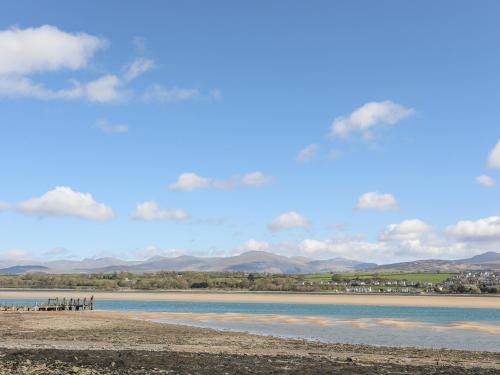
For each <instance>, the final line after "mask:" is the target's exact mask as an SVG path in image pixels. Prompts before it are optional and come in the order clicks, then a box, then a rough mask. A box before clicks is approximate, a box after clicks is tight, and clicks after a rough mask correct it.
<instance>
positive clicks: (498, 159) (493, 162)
mask: <svg viewBox="0 0 500 375" xmlns="http://www.w3.org/2000/svg"><path fill="white" fill-rule="evenodd" d="M488 166H489V167H491V168H500V141H498V142H497V144H496V145H495V147H494V148H493V150H491V152H490V156H489V158H488Z"/></svg>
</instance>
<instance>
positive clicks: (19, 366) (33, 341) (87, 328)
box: [0, 311, 500, 375]
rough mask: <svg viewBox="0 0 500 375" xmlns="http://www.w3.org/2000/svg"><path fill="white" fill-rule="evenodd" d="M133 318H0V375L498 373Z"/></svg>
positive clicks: (430, 354)
mask: <svg viewBox="0 0 500 375" xmlns="http://www.w3.org/2000/svg"><path fill="white" fill-rule="evenodd" d="M132 318H133V316H132V315H131V314H126V313H125V314H124V313H115V312H101V311H86V312H55V313H39V312H38V313H37V312H31V313H29V312H2V313H0V374H36V375H38V374H40V375H41V374H50V375H53V374H54V375H55V374H58V375H59V374H67V373H75V374H160V373H162V374H165V373H173V374H224V373H226V374H278V373H280V374H281V373H287V374H319V373H321V374H333V373H337V374H401V373H411V374H426V375H428V374H497V373H498V372H499V371H500V354H499V353H490V352H474V351H458V350H444V349H434V350H433V349H415V348H391V347H375V346H369V345H348V344H324V343H319V342H309V341H304V340H293V339H280V338H275V337H269V336H256V335H251V334H246V333H239V332H222V331H216V330H211V329H204V328H196V327H187V326H180V325H173V324H164V323H162V324H160V323H154V322H150V321H144V320H137V319H132Z"/></svg>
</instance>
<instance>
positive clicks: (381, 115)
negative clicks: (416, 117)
mask: <svg viewBox="0 0 500 375" xmlns="http://www.w3.org/2000/svg"><path fill="white" fill-rule="evenodd" d="M414 113H415V110H414V109H412V108H406V107H403V106H402V105H400V104H397V103H394V102H392V101H390V100H386V101H383V102H370V103H367V104H365V105H363V106H361V107H360V108H358V109H356V110H355V111H354V112H352V113H351V114H350V115H348V116H347V117H344V116H340V117H337V118H336V119H335V120H334V121H333V123H332V126H331V134H332V136H336V137H346V136H348V135H350V134H351V133H357V132H359V133H361V134H362V136H363V137H364V138H365V139H369V138H371V137H372V132H373V130H374V129H375V128H377V127H381V126H385V125H394V124H397V123H398V122H399V121H401V120H403V119H405V118H407V117H409V116H412V115H413V114H414Z"/></svg>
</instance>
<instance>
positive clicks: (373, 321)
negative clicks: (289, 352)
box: [0, 299, 500, 352]
mask: <svg viewBox="0 0 500 375" xmlns="http://www.w3.org/2000/svg"><path fill="white" fill-rule="evenodd" d="M35 301H38V302H40V303H42V302H44V301H43V300H36V299H8V300H3V301H0V303H8V304H33V303H34V302H35ZM96 308H97V309H99V310H111V311H120V312H127V313H128V314H130V316H131V317H133V318H137V319H147V320H152V321H157V322H164V323H174V324H185V325H191V326H197V327H205V328H214V329H219V330H230V331H239V332H249V333H255V334H260V335H273V336H279V337H287V338H302V339H307V340H318V341H322V342H330V343H351V344H370V345H385V346H413V347H425V348H449V349H465V350H481V351H495V352H500V309H486V308H445V307H403V306H363V305H325V304H321V305H320V304H284V303H233V302H184V301H183V302H180V301H147V300H145V301H144V300H141V301H131V300H106V299H99V300H98V301H96Z"/></svg>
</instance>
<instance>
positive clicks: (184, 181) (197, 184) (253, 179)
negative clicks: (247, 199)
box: [168, 171, 274, 192]
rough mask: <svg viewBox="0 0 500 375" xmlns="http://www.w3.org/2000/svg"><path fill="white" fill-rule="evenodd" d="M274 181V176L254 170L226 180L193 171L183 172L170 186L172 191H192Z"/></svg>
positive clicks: (265, 183)
mask: <svg viewBox="0 0 500 375" xmlns="http://www.w3.org/2000/svg"><path fill="white" fill-rule="evenodd" d="M273 182H274V177H272V176H267V175H265V174H264V173H262V172H259V171H257V172H252V173H247V174H244V175H235V176H232V177H230V178H228V179H226V180H217V179H213V178H210V177H202V176H199V175H197V174H196V173H193V172H187V173H182V174H181V175H180V176H179V177H178V178H177V181H176V182H174V183H172V184H170V185H169V186H168V188H169V190H171V191H183V192H192V191H195V190H199V189H207V188H215V189H233V188H236V187H238V186H248V187H259V186H264V185H268V184H271V183H273Z"/></svg>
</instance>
